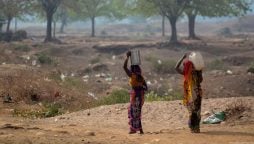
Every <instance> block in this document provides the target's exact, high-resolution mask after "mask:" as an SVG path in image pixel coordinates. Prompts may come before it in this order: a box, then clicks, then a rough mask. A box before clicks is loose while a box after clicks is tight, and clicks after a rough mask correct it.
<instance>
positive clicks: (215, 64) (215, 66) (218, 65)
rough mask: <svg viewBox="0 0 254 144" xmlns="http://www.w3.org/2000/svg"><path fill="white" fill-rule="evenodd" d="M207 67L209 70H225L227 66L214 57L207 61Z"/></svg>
mask: <svg viewBox="0 0 254 144" xmlns="http://www.w3.org/2000/svg"><path fill="white" fill-rule="evenodd" d="M207 68H208V69H209V70H226V69H227V66H226V65H225V64H224V62H223V61H222V60H219V59H216V60H213V61H212V62H210V63H208V65H207Z"/></svg>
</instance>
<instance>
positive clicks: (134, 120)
mask: <svg viewBox="0 0 254 144" xmlns="http://www.w3.org/2000/svg"><path fill="white" fill-rule="evenodd" d="M126 56H127V57H126V59H125V62H124V66H123V68H124V71H125V72H126V74H127V75H128V77H129V84H130V86H131V87H132V90H131V91H130V106H129V108H128V118H129V125H130V131H129V134H134V133H136V132H137V131H140V134H143V133H144V132H143V128H142V123H141V110H142V106H143V104H144V92H145V91H147V85H146V81H145V80H144V78H143V76H142V74H141V68H140V67H139V66H138V65H131V68H130V69H128V61H129V58H130V56H131V53H130V52H127V54H126Z"/></svg>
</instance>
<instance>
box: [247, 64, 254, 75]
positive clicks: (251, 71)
mask: <svg viewBox="0 0 254 144" xmlns="http://www.w3.org/2000/svg"><path fill="white" fill-rule="evenodd" d="M247 72H250V73H254V63H252V64H251V65H250V67H249V68H248V70H247Z"/></svg>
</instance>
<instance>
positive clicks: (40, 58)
mask: <svg viewBox="0 0 254 144" xmlns="http://www.w3.org/2000/svg"><path fill="white" fill-rule="evenodd" d="M38 61H39V62H40V63H41V64H49V65H50V64H52V63H53V59H52V58H51V57H50V56H48V55H47V54H44V53H41V54H39V55H38Z"/></svg>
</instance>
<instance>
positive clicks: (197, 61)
mask: <svg viewBox="0 0 254 144" xmlns="http://www.w3.org/2000/svg"><path fill="white" fill-rule="evenodd" d="M189 60H190V61H191V62H192V63H193V65H194V67H195V69H196V70H202V69H203V68H204V67H205V63H204V59H203V57H202V55H201V54H200V52H191V54H190V55H189Z"/></svg>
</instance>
